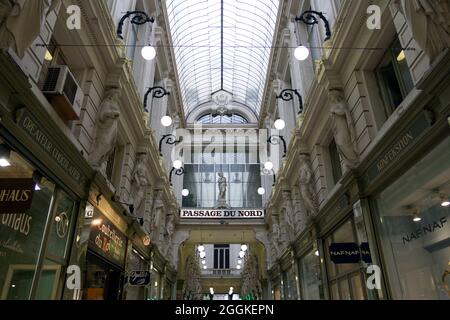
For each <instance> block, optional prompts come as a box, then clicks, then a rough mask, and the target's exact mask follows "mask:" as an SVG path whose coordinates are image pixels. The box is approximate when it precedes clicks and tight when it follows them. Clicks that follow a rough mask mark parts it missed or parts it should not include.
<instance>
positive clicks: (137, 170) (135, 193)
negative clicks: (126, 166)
mask: <svg viewBox="0 0 450 320" xmlns="http://www.w3.org/2000/svg"><path fill="white" fill-rule="evenodd" d="M149 184H150V183H149V180H148V169H147V155H146V154H139V155H138V156H137V159H136V164H135V166H134V170H133V174H132V177H131V192H130V194H131V197H132V198H133V205H134V208H135V213H136V214H137V213H138V212H139V211H140V208H141V206H142V202H143V200H144V198H145V194H146V191H147V187H148V186H149Z"/></svg>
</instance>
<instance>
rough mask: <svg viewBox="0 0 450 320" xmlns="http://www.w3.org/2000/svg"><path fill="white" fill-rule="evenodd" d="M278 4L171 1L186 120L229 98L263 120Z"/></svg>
mask: <svg viewBox="0 0 450 320" xmlns="http://www.w3.org/2000/svg"><path fill="white" fill-rule="evenodd" d="M278 2H279V1H278V0H167V2H166V4H167V12H168V17H169V24H170V31H171V35H172V40H173V47H174V52H175V60H176V64H177V70H178V76H179V81H180V87H181V93H182V98H183V105H184V111H185V115H186V117H188V116H189V114H190V113H192V112H193V111H195V110H196V108H198V107H200V106H202V105H205V104H207V103H211V102H212V99H213V95H214V94H215V93H217V92H227V95H228V96H229V97H231V101H230V102H229V103H231V104H233V110H236V106H238V107H242V108H247V109H248V110H250V111H251V112H252V113H253V114H254V115H255V116H256V117H258V116H259V113H260V110H261V103H262V99H263V94H264V92H263V91H264V87H265V83H266V77H267V72H268V65H269V59H270V54H271V47H272V42H273V37H274V32H275V25H276V21H277V14H278Z"/></svg>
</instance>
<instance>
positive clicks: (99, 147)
mask: <svg viewBox="0 0 450 320" xmlns="http://www.w3.org/2000/svg"><path fill="white" fill-rule="evenodd" d="M118 96H119V90H117V89H110V90H109V91H107V92H106V97H105V99H104V100H103V102H102V104H101V105H100V111H99V112H98V114H97V119H96V128H97V132H96V136H95V140H94V143H93V146H92V153H91V155H90V157H89V162H90V164H91V165H92V167H94V168H96V169H100V168H101V169H102V170H104V169H105V167H106V162H107V160H108V158H109V156H110V155H111V153H112V152H113V151H114V148H115V146H116V141H117V131H118V126H119V117H120V108H119V104H118V102H117V99H118Z"/></svg>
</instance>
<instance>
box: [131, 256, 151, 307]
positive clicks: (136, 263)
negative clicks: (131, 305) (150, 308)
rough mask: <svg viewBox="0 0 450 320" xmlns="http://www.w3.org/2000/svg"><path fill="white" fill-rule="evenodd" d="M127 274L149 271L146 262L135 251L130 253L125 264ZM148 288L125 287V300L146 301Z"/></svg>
mask: <svg viewBox="0 0 450 320" xmlns="http://www.w3.org/2000/svg"><path fill="white" fill-rule="evenodd" d="M127 269H128V272H130V271H149V270H150V267H149V264H148V262H147V261H146V260H145V259H144V257H142V256H141V255H140V254H139V253H138V252H137V250H136V249H133V250H131V251H130V254H129V255H128V262H127ZM148 289H150V285H148V286H132V285H130V284H128V285H127V287H126V299H127V300H147V298H148V297H147V294H148V291H149V290H148Z"/></svg>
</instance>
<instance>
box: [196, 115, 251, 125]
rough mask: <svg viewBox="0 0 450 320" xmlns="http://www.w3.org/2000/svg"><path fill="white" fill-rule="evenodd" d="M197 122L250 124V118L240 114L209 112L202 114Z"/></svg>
mask: <svg viewBox="0 0 450 320" xmlns="http://www.w3.org/2000/svg"><path fill="white" fill-rule="evenodd" d="M196 122H197V123H202V124H248V120H247V119H246V118H245V117H243V116H241V115H240V114H237V113H233V114H223V115H222V114H211V113H207V114H204V115H202V116H200V117H199V118H198V119H197V121H196Z"/></svg>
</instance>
